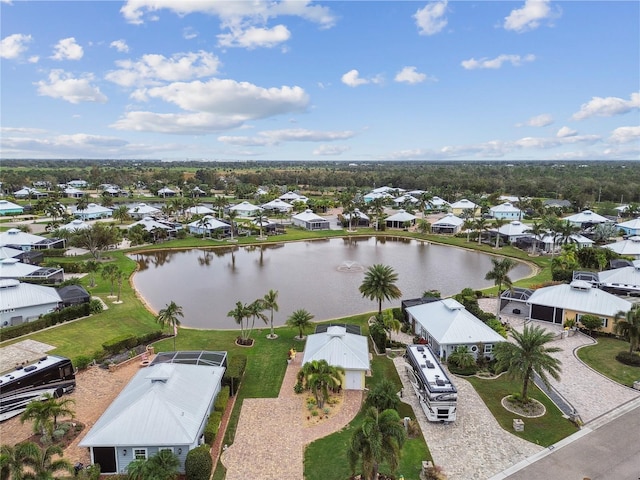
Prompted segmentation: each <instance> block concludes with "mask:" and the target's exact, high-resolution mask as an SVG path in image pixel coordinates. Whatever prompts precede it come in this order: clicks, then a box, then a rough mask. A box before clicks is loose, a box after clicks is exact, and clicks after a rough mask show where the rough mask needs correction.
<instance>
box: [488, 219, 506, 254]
mask: <svg viewBox="0 0 640 480" xmlns="http://www.w3.org/2000/svg"><path fill="white" fill-rule="evenodd" d="M507 223H508V220H506V219H504V218H496V219H494V220H493V223H492V225H491V226H492V227H493V228H495V229H496V248H500V228H501V227H502V226H503V225H506V224H507Z"/></svg>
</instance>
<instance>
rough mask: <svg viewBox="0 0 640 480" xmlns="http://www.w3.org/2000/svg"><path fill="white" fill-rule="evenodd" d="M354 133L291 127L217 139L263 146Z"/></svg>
mask: <svg viewBox="0 0 640 480" xmlns="http://www.w3.org/2000/svg"><path fill="white" fill-rule="evenodd" d="M354 135H355V133H354V132H352V131H350V130H345V131H322V130H306V129H304V128H292V129H283V130H265V131H263V132H260V133H259V134H258V135H256V136H254V137H246V136H245V137H241V136H221V137H218V141H220V142H223V143H228V144H231V145H241V146H265V145H278V144H280V143H283V142H331V141H336V140H346V139H349V138H352V137H353V136H354Z"/></svg>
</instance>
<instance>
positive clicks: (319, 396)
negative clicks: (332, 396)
mask: <svg viewBox="0 0 640 480" xmlns="http://www.w3.org/2000/svg"><path fill="white" fill-rule="evenodd" d="M344 373H345V372H344V368H342V367H335V366H333V365H329V363H328V362H327V361H326V360H312V361H310V362H307V363H305V364H304V365H303V366H302V370H301V373H300V374H299V376H300V377H302V379H304V381H305V385H306V386H307V388H308V389H309V390H311V391H312V392H313V394H314V396H315V397H316V404H317V405H318V408H320V409H322V408H323V407H324V403H325V402H326V401H327V400H328V399H329V388H331V389H335V388H337V387H339V386H340V385H342V375H344Z"/></svg>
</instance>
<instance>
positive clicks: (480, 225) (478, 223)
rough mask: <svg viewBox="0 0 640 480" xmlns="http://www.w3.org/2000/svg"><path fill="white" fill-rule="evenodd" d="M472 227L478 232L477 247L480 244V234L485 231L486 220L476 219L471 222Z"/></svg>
mask: <svg viewBox="0 0 640 480" xmlns="http://www.w3.org/2000/svg"><path fill="white" fill-rule="evenodd" d="M473 225H474V227H475V229H476V230H477V231H478V245H480V244H481V243H482V232H484V231H485V230H486V229H487V219H486V218H482V217H480V218H476V219H475V220H474V221H473Z"/></svg>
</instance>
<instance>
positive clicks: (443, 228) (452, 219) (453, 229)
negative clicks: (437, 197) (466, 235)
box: [431, 213, 464, 234]
mask: <svg viewBox="0 0 640 480" xmlns="http://www.w3.org/2000/svg"><path fill="white" fill-rule="evenodd" d="M463 224H464V220H463V219H462V218H460V217H456V216H455V215H454V214H453V213H447V214H446V215H445V216H444V217H442V218H441V219H439V220H436V221H435V222H433V223H432V224H431V232H433V233H449V234H456V233H458V232H460V230H461V229H462V225H463Z"/></svg>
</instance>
